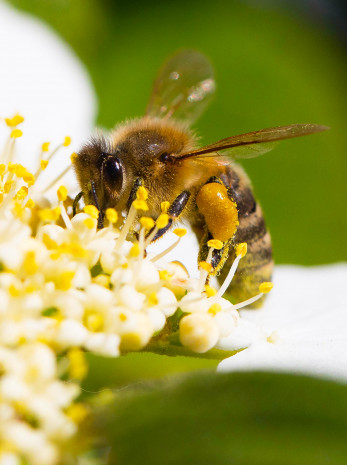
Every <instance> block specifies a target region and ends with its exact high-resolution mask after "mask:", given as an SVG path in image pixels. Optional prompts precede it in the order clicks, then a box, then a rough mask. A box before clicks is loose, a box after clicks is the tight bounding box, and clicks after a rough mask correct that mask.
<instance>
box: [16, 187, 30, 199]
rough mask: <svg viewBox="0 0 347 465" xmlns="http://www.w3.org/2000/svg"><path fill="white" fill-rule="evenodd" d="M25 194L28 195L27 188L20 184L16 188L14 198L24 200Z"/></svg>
mask: <svg viewBox="0 0 347 465" xmlns="http://www.w3.org/2000/svg"><path fill="white" fill-rule="evenodd" d="M27 195H28V188H27V187H26V186H22V187H21V188H20V189H19V190H18V192H17V194H16V196H15V198H16V199H18V200H24V199H25V197H26V196H27Z"/></svg>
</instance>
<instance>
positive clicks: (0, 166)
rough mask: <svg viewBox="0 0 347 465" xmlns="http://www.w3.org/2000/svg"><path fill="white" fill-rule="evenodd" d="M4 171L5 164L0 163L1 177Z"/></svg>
mask: <svg viewBox="0 0 347 465" xmlns="http://www.w3.org/2000/svg"><path fill="white" fill-rule="evenodd" d="M5 171H6V165H5V163H0V176H3V175H4V173H5Z"/></svg>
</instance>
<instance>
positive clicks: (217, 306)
mask: <svg viewBox="0 0 347 465" xmlns="http://www.w3.org/2000/svg"><path fill="white" fill-rule="evenodd" d="M221 310H222V307H221V305H220V304H213V305H211V307H210V308H209V309H208V313H211V315H217V313H218V312H220V311H221Z"/></svg>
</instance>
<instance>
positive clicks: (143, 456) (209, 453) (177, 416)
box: [94, 373, 347, 465]
mask: <svg viewBox="0 0 347 465" xmlns="http://www.w3.org/2000/svg"><path fill="white" fill-rule="evenodd" d="M94 427H95V428H97V431H98V433H99V434H102V435H105V437H106V438H107V440H108V441H109V443H110V444H112V453H111V457H110V461H109V465H116V464H117V465H123V464H124V465H125V464H126V465H138V464H141V465H162V464H165V465H177V464H179V465H184V464H187V465H191V464H199V465H205V464H206V465H210V464H218V465H234V464H235V465H301V464H302V465H308V464H314V465H325V464H326V465H338V464H341V465H342V464H345V463H346V457H347V441H346V434H347V386H345V385H339V384H336V383H333V382H328V381H322V380H319V379H312V378H308V377H303V376H294V375H284V374H275V373H272V374H269V373H234V374H216V375H212V376H211V375H208V374H202V375H201V374H200V375H198V376H190V377H189V378H188V379H185V380H183V381H181V382H179V383H178V382H177V380H176V381H174V382H171V383H169V384H168V385H166V386H160V387H157V388H155V389H152V390H150V391H148V390H147V391H145V392H144V391H133V392H132V393H129V392H128V393H127V394H126V395H123V396H121V397H119V400H117V401H116V403H115V404H114V405H113V406H112V407H111V408H108V409H107V411H105V412H103V415H101V416H100V417H99V420H98V422H97V423H96V424H95V425H94Z"/></svg>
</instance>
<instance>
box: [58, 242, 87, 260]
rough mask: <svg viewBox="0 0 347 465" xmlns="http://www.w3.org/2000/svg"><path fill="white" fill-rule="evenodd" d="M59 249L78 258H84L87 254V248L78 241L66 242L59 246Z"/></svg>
mask: <svg viewBox="0 0 347 465" xmlns="http://www.w3.org/2000/svg"><path fill="white" fill-rule="evenodd" d="M52 242H54V241H52ZM59 251H60V252H61V253H66V254H70V255H73V256H74V257H76V258H83V257H85V256H86V255H87V250H85V249H84V248H83V247H82V246H81V245H80V244H79V243H78V242H70V243H66V242H64V243H63V244H61V245H60V246H59Z"/></svg>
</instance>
